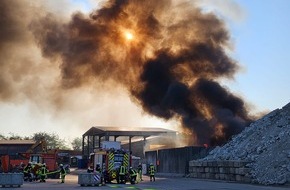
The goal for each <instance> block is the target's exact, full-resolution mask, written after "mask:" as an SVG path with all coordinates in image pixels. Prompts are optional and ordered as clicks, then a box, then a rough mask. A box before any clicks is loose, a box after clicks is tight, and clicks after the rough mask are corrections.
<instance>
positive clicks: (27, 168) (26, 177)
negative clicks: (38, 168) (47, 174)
mask: <svg viewBox="0 0 290 190" xmlns="http://www.w3.org/2000/svg"><path fill="white" fill-rule="evenodd" d="M31 169H32V166H31V163H30V162H29V163H28V164H27V165H26V166H25V167H24V169H23V175H24V181H27V180H29V181H31Z"/></svg>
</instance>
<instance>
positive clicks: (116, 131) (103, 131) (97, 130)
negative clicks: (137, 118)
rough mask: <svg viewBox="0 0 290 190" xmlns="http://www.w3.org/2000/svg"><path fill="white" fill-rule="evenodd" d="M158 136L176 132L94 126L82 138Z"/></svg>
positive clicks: (143, 128)
mask: <svg viewBox="0 0 290 190" xmlns="http://www.w3.org/2000/svg"><path fill="white" fill-rule="evenodd" d="M160 134H176V131H173V130H168V129H164V128H152V127H110V126H94V127H91V128H90V129H89V130H88V131H87V132H86V133H84V134H83V135H84V136H88V135H89V136H93V135H95V136H97V135H108V136H114V135H116V136H155V135H160Z"/></svg>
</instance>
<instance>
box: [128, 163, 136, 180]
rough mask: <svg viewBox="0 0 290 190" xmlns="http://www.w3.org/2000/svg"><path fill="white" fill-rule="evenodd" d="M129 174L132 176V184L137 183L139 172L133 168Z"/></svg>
mask: <svg viewBox="0 0 290 190" xmlns="http://www.w3.org/2000/svg"><path fill="white" fill-rule="evenodd" d="M129 174H130V182H131V184H135V183H136V178H137V172H136V170H134V169H133V168H132V167H130V168H129Z"/></svg>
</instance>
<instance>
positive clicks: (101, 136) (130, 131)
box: [82, 126, 176, 156]
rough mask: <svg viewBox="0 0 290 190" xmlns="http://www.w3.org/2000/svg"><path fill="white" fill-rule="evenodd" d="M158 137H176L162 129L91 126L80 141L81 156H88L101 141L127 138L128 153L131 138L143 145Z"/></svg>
mask: <svg viewBox="0 0 290 190" xmlns="http://www.w3.org/2000/svg"><path fill="white" fill-rule="evenodd" d="M160 135H174V136H175V135H176V132H175V131H172V130H168V129H163V128H151V127H146V128H145V127H143V128H136V127H134V128H130V127H104V126H93V127H91V128H90V129H89V130H88V131H87V132H85V133H84V134H83V139H82V154H83V155H84V156H89V154H90V153H91V152H93V151H94V149H95V148H100V147H101V142H102V141H117V139H118V138H119V139H120V138H121V137H123V140H124V137H127V138H128V141H129V151H131V150H132V147H131V142H132V138H133V137H139V138H143V140H144V143H145V141H146V138H148V137H150V136H160Z"/></svg>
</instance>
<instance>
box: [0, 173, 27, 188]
mask: <svg viewBox="0 0 290 190" xmlns="http://www.w3.org/2000/svg"><path fill="white" fill-rule="evenodd" d="M0 185H1V186H2V187H5V186H18V187H20V186H21V185H23V173H0Z"/></svg>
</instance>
